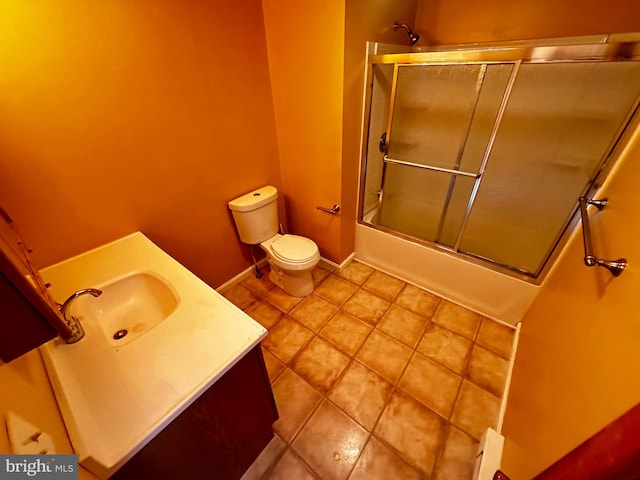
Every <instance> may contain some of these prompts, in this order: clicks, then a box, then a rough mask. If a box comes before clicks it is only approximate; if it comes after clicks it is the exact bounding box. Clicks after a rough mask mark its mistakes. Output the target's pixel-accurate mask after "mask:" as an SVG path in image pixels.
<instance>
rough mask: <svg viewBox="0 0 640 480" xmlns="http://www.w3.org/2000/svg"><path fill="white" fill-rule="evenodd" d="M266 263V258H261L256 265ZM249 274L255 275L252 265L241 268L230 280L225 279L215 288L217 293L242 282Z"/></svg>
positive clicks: (259, 265)
mask: <svg viewBox="0 0 640 480" xmlns="http://www.w3.org/2000/svg"><path fill="white" fill-rule="evenodd" d="M266 263H267V259H266V258H263V259H261V260H259V261H258V267H263V266H264V265H266ZM251 275H255V267H254V266H253V265H251V266H250V267H248V268H247V269H246V270H243V271H242V272H240V273H239V274H238V275H236V276H235V277H233V278H232V279H231V280H227V281H226V282H224V283H223V284H222V285H220V286H219V287H217V288H216V289H215V290H216V291H217V292H218V293H224V292H226V291H227V290H229V289H230V288H231V287H233V286H234V285H237V284H238V283H240V282H242V281H243V280H244V279H245V278H247V277H249V276H251Z"/></svg>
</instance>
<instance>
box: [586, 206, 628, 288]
mask: <svg viewBox="0 0 640 480" xmlns="http://www.w3.org/2000/svg"><path fill="white" fill-rule="evenodd" d="M607 202H608V199H606V198H603V199H602V200H593V199H591V200H589V199H588V198H586V197H580V216H581V217H582V240H583V242H584V264H585V265H586V266H587V267H593V266H595V265H598V266H600V267H604V268H606V269H607V270H609V271H610V272H611V274H612V275H613V276H614V277H617V276H618V275H620V274H621V273H622V271H623V270H624V269H625V267H626V266H627V260H626V259H624V258H619V259H618V260H604V259H602V258H598V257H596V256H595V255H594V254H593V242H592V241H591V227H590V226H589V213H588V212H587V206H588V205H593V206H594V207H596V208H597V209H598V210H602V209H603V208H604V207H605V206H606V205H607Z"/></svg>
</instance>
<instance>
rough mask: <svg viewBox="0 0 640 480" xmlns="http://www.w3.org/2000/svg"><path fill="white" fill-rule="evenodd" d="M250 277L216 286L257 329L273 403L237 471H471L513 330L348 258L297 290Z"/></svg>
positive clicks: (303, 474) (370, 474) (494, 408)
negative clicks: (249, 462)
mask: <svg viewBox="0 0 640 480" xmlns="http://www.w3.org/2000/svg"><path fill="white" fill-rule="evenodd" d="M263 272H264V273H265V275H264V276H263V277H262V278H261V279H257V278H255V277H254V276H251V277H249V278H247V279H245V280H244V281H242V282H241V283H240V284H238V285H235V286H234V287H232V288H231V289H229V290H227V291H226V292H225V293H224V295H225V296H226V297H227V298H228V299H229V300H231V301H232V302H233V303H234V304H236V305H237V306H238V307H239V308H241V309H243V310H244V311H245V312H246V313H247V314H249V315H250V316H251V317H253V318H254V319H255V320H256V321H258V322H260V323H261V324H262V325H264V326H265V327H266V328H267V329H268V330H269V335H268V337H267V338H266V339H265V340H264V341H263V343H262V348H263V352H264V357H265V362H266V365H267V370H268V373H269V377H270V380H271V385H272V388H273V393H274V396H275V399H276V404H277V406H278V411H279V414H280V418H279V420H278V421H277V422H276V423H275V424H274V431H275V437H274V439H273V440H272V441H271V443H270V444H269V445H268V446H267V448H266V449H265V450H264V451H263V453H262V454H261V456H260V457H259V458H258V460H256V462H255V463H254V464H253V466H252V467H251V468H250V469H249V470H248V471H247V472H246V474H245V475H244V477H243V479H245V480H251V479H307V478H308V479H314V478H316V479H347V478H348V479H352V480H355V479H368V480H371V479H385V480H387V479H414V478H415V479H447V480H452V479H465V480H467V479H471V478H472V472H473V467H474V462H475V454H476V449H477V446H478V441H479V439H480V436H481V435H482V433H483V432H484V430H485V429H486V428H487V427H495V424H496V420H497V416H498V411H499V405H500V398H501V396H502V392H503V388H504V383H505V379H506V374H507V368H508V358H509V355H510V352H511V344H512V341H513V332H514V331H513V329H511V328H509V327H508V326H505V325H502V324H499V323H497V322H495V321H493V320H490V319H488V318H484V317H482V316H480V315H478V314H476V313H474V312H471V311H469V310H466V309H464V308H462V307H459V306H457V305H455V304H453V303H450V302H448V301H446V300H444V299H440V298H439V297H436V296H434V295H432V294H430V293H428V292H426V291H424V290H421V289H419V288H417V287H415V286H413V285H410V284H407V283H405V282H403V281H401V280H399V279H397V278H395V277H392V276H390V275H387V274H385V273H383V272H381V271H378V270H376V269H373V268H371V267H369V266H367V265H364V264H362V263H359V262H357V261H354V262H352V263H351V264H350V265H349V266H348V267H346V268H345V269H343V270H342V271H330V270H327V269H325V268H316V269H315V270H314V272H313V274H314V281H315V284H316V289H315V291H314V293H313V294H312V295H310V296H308V297H306V298H304V299H300V298H295V297H291V296H289V295H287V294H286V293H284V292H283V291H282V290H281V289H279V288H277V287H275V286H273V284H272V283H271V282H270V281H269V280H268V278H267V277H268V275H267V274H268V266H266V267H264V268H263Z"/></svg>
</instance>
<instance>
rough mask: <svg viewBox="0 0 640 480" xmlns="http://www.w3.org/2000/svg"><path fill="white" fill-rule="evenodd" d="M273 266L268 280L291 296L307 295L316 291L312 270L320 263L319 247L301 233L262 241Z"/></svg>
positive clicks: (277, 236)
mask: <svg viewBox="0 0 640 480" xmlns="http://www.w3.org/2000/svg"><path fill="white" fill-rule="evenodd" d="M260 247H261V248H262V249H263V250H264V251H265V253H266V254H267V262H269V265H270V267H271V273H269V279H270V280H271V281H272V282H273V283H274V284H276V285H278V286H279V287H280V288H282V289H283V290H284V291H285V292H287V293H288V294H289V295H292V296H294V297H306V296H307V295H309V294H311V292H313V276H312V275H311V271H312V270H313V269H314V268H315V267H316V265H318V262H320V251H319V250H318V246H317V245H316V244H315V243H314V242H313V241H312V240H310V239H308V238H305V237H301V236H298V235H289V234H287V235H281V234H276V235H274V236H273V237H271V238H269V239H268V240H266V241H264V242H262V243H261V244H260Z"/></svg>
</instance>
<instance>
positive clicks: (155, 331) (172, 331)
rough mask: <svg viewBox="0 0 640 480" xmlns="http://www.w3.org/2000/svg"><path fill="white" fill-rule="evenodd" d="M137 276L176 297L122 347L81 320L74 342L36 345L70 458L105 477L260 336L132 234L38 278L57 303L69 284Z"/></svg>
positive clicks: (231, 307) (239, 313)
mask: <svg viewBox="0 0 640 480" xmlns="http://www.w3.org/2000/svg"><path fill="white" fill-rule="evenodd" d="M140 272H147V273H151V274H153V275H156V276H157V277H159V278H161V279H164V280H165V281H166V282H167V283H168V284H170V285H171V286H172V287H173V289H174V290H175V292H176V293H177V295H178V297H179V304H178V306H177V308H176V310H175V311H174V312H173V313H171V315H169V317H167V318H166V319H165V320H164V321H162V322H161V323H159V324H158V325H156V326H155V327H153V328H152V329H150V330H149V331H147V332H145V333H144V334H142V335H141V336H140V337H139V338H137V339H135V340H134V341H132V342H131V343H128V344H125V345H123V346H118V347H115V346H113V345H110V344H109V343H108V342H107V341H106V339H105V337H104V334H103V333H102V332H101V331H100V329H99V326H98V325H92V324H91V322H82V325H83V327H84V329H85V332H86V336H85V338H83V339H82V340H80V341H79V342H78V343H75V344H69V345H68V344H66V343H65V342H64V341H63V340H61V339H60V337H58V338H56V339H53V340H51V341H50V342H48V343H47V344H45V345H43V346H42V347H40V351H41V354H42V357H43V360H44V363H45V366H46V369H47V372H48V374H49V378H50V380H51V383H52V385H53V390H54V392H55V395H56V399H57V401H58V405H59V407H60V410H61V412H62V416H63V418H64V422H65V425H66V427H67V430H68V432H69V437H70V438H71V443H72V445H73V447H74V450H75V452H76V453H77V454H78V459H79V462H80V463H81V464H82V465H83V466H84V467H85V468H87V469H88V470H90V471H91V472H92V473H94V474H96V475H98V476H99V477H102V478H106V477H108V476H110V475H112V474H113V473H115V471H116V470H117V469H118V468H120V467H121V466H122V465H123V464H124V463H125V462H126V461H127V460H129V459H130V458H132V457H133V456H134V455H135V454H136V453H137V452H138V451H139V450H140V449H142V447H144V446H145V445H146V444H147V443H148V442H149V441H151V439H153V437H154V436H155V435H157V434H158V433H159V432H160V431H161V430H162V429H163V428H164V427H165V426H167V425H168V424H169V423H170V422H171V421H172V420H173V419H175V418H176V417H177V416H178V415H179V414H180V413H181V412H182V411H184V410H185V409H186V408H187V407H188V406H189V405H190V404H191V403H192V402H193V401H194V400H195V399H196V398H198V396H199V395H200V394H202V393H203V392H204V391H206V390H207V389H208V388H209V387H210V386H211V385H212V384H214V383H215V382H216V381H217V380H218V379H219V378H220V377H222V376H223V375H224V373H226V372H227V371H228V370H229V369H230V368H231V367H232V366H233V365H235V363H236V362H237V361H238V360H240V359H241V358H242V357H243V356H244V355H245V354H246V353H247V352H249V351H250V350H251V349H252V348H253V347H254V346H256V345H257V344H258V343H259V342H260V340H262V338H264V337H265V336H266V334H267V331H266V330H265V329H264V328H263V327H262V326H261V325H259V324H258V323H256V322H255V321H254V320H253V319H251V318H250V317H249V316H248V315H246V314H245V313H244V312H242V311H241V310H239V309H238V308H237V307H235V306H234V305H232V304H231V303H230V302H229V301H228V300H226V299H225V298H224V297H223V296H221V295H220V294H219V293H218V292H216V291H215V290H213V289H212V288H211V287H209V286H208V285H207V284H205V283H204V282H203V281H202V280H200V279H199V278H198V277H196V276H195V275H194V274H193V273H191V272H190V271H189V270H187V269H186V268H185V267H183V266H182V265H181V264H180V263H178V262H177V261H176V260H174V259H173V258H172V257H171V256H169V255H168V254H166V253H165V252H164V251H162V250H161V249H160V248H159V247H158V246H156V245H155V244H154V243H153V242H151V241H150V240H149V239H148V238H147V237H145V236H144V235H143V234H142V233H140V232H136V233H134V234H131V235H129V236H127V237H124V238H122V239H120V240H116V241H114V242H111V243H109V244H106V245H104V246H102V247H99V248H96V249H94V250H91V251H89V252H86V253H84V254H82V255H79V256H77V257H73V258H71V259H68V260H65V261H63V262H61V263H58V264H56V265H53V266H51V267H48V268H46V269H43V270H42V271H41V274H42V277H43V278H44V280H45V282H49V283H51V284H52V286H51V288H50V291H51V294H52V295H53V297H54V298H55V299H56V300H57V301H58V302H62V301H64V300H65V299H66V298H67V297H68V296H69V295H71V294H72V293H74V292H75V291H77V290H80V289H83V288H100V287H101V286H103V285H105V284H107V283H110V282H111V281H113V280H117V279H118V278H122V277H124V276H127V275H130V274H132V273H140ZM83 298H84V297H83ZM91 299H92V297H89V296H87V297H86V300H83V301H86V302H90V301H91ZM80 300H81V299H80V298H79V299H77V302H79V301H80Z"/></svg>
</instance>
